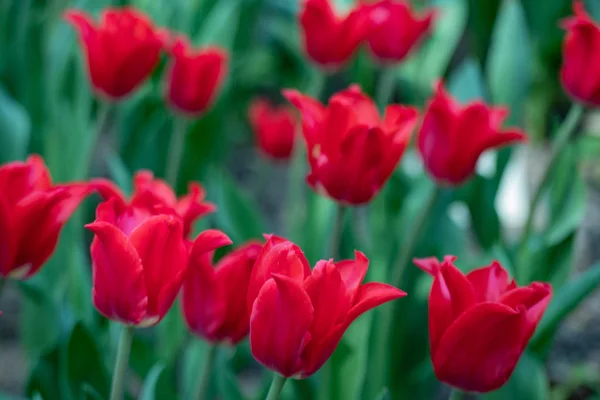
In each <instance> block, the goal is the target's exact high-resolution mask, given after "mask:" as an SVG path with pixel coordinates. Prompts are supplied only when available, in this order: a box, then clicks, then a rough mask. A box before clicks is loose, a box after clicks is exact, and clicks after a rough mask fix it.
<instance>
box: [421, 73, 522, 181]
mask: <svg viewBox="0 0 600 400" xmlns="http://www.w3.org/2000/svg"><path fill="white" fill-rule="evenodd" d="M508 113H509V111H508V109H507V108H505V107H490V106H488V105H487V104H485V103H483V102H482V101H474V102H472V103H469V104H467V105H466V106H464V107H461V106H460V105H459V104H458V103H457V102H456V101H454V99H452V98H451V97H450V95H449V94H448V93H447V92H446V91H445V90H444V88H443V86H442V84H441V83H439V84H438V85H437V88H436V92H435V94H434V96H433V98H432V99H431V100H430V101H429V105H428V107H427V110H426V112H425V117H424V120H423V124H422V125H421V129H420V131H419V139H418V147H419V152H420V153H421V157H422V158H423V163H424V164H425V168H426V169H427V171H428V172H429V174H430V175H431V176H432V177H433V178H434V179H435V180H437V181H438V182H439V183H443V184H449V185H459V184H461V183H463V182H464V181H465V180H466V179H468V178H469V177H470V176H471V175H472V174H473V173H474V171H475V166H476V164H477V160H478V159H479V156H480V155H481V154H482V153H483V152H484V151H486V150H488V149H492V148H496V147H500V146H504V145H507V144H511V143H515V142H521V141H525V140H526V136H525V134H524V133H523V132H521V131H520V130H518V129H517V128H509V129H507V130H502V127H501V126H502V122H503V121H504V119H505V118H506V117H507V116H508Z"/></svg>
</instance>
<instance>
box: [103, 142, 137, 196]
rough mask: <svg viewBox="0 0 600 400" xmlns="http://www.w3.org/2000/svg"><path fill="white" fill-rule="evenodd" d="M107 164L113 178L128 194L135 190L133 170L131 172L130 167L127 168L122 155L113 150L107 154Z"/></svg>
mask: <svg viewBox="0 0 600 400" xmlns="http://www.w3.org/2000/svg"><path fill="white" fill-rule="evenodd" d="M106 165H107V166H108V172H109V173H110V177H111V178H112V180H113V181H114V182H115V183H116V184H117V186H119V187H120V188H121V189H122V190H123V192H124V193H125V194H126V195H129V194H130V193H131V192H132V191H133V188H132V182H133V178H132V175H131V172H129V168H127V166H126V165H125V163H124V162H123V160H122V159H121V157H119V155H118V154H116V153H115V152H114V151H111V152H110V153H109V154H108V155H107V156H106Z"/></svg>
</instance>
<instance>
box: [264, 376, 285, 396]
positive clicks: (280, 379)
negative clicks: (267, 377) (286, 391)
mask: <svg viewBox="0 0 600 400" xmlns="http://www.w3.org/2000/svg"><path fill="white" fill-rule="evenodd" d="M286 380H287V378H286V377H285V376H282V375H279V374H275V375H273V382H271V388H270V389H269V394H267V397H266V399H265V400H277V399H278V398H279V394H280V393H281V389H283V385H284V384H285V381H286Z"/></svg>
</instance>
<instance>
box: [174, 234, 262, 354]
mask: <svg viewBox="0 0 600 400" xmlns="http://www.w3.org/2000/svg"><path fill="white" fill-rule="evenodd" d="M261 248H262V244H260V243H258V242H248V243H246V244H244V245H242V246H240V247H238V248H237V249H235V250H233V251H232V252H231V253H229V254H227V255H226V256H225V257H223V258H222V259H221V260H220V261H219V262H218V263H217V265H216V266H213V263H212V257H213V254H212V253H210V252H209V253H207V252H205V251H204V250H203V249H199V248H198V247H197V246H193V247H192V250H191V253H190V259H189V262H188V272H187V276H186V278H185V282H184V284H183V291H182V302H181V304H182V307H183V315H184V316H185V320H186V322H187V326H188V328H189V329H190V330H191V331H192V332H193V333H194V334H196V335H198V336H200V337H202V338H204V339H205V340H208V341H211V342H216V343H218V342H222V341H226V342H228V343H229V344H231V345H235V344H237V343H238V342H239V341H240V340H242V339H244V337H246V335H247V334H248V330H249V329H250V326H249V323H250V322H249V316H248V308H247V305H246V300H247V296H246V294H247V292H248V283H249V281H250V274H251V272H252V267H253V266H254V262H255V261H256V257H257V256H258V253H259V252H260V249H261ZM199 250H200V251H199Z"/></svg>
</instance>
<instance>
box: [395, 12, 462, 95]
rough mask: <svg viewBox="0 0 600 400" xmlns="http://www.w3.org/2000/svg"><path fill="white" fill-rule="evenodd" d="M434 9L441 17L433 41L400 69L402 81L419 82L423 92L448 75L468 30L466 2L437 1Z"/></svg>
mask: <svg viewBox="0 0 600 400" xmlns="http://www.w3.org/2000/svg"><path fill="white" fill-rule="evenodd" d="M432 6H433V7H436V8H437V9H438V10H439V14H438V20H437V21H436V23H435V25H434V28H433V32H432V35H431V38H429V39H428V40H427V42H425V43H424V44H423V45H422V46H421V49H420V51H419V52H418V53H417V54H415V55H414V56H413V57H411V58H410V59H408V60H407V61H406V62H405V63H403V65H402V66H401V67H400V68H399V69H398V71H399V74H400V76H401V77H405V78H406V79H407V80H408V81H409V82H418V85H419V88H420V89H422V90H430V88H431V85H432V84H433V82H434V81H435V80H436V79H438V78H441V77H442V76H443V75H444V74H445V72H446V70H447V69H448V65H449V64H450V60H451V59H452V56H453V55H454V52H455V50H456V47H457V46H458V43H459V42H460V38H461V37H462V35H463V33H464V31H465V28H466V26H467V17H468V4H467V1H466V0H436V1H434V2H432Z"/></svg>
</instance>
